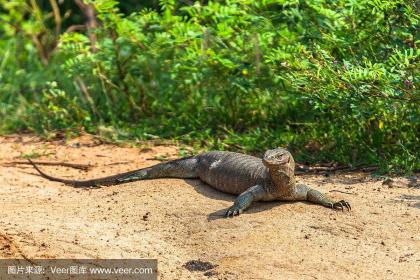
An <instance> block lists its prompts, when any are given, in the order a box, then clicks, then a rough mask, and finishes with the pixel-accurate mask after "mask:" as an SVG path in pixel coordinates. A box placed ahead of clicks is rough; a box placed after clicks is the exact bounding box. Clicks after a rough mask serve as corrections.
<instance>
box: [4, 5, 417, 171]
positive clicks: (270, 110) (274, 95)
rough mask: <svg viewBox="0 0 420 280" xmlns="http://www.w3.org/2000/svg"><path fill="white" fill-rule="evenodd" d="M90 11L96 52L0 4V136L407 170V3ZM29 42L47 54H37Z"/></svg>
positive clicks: (33, 12)
mask: <svg viewBox="0 0 420 280" xmlns="http://www.w3.org/2000/svg"><path fill="white" fill-rule="evenodd" d="M30 2H31V3H33V2H35V1H30ZM41 2H42V1H39V3H41ZM90 2H92V3H94V5H95V9H96V11H97V13H98V14H97V17H98V20H99V21H100V23H101V26H100V28H98V29H96V31H95V34H96V42H95V47H96V51H92V40H91V39H90V38H89V36H88V34H87V33H86V32H82V31H78V32H61V33H60V34H61V35H60V34H58V35H57V34H56V33H54V32H56V31H55V27H56V26H57V23H55V24H54V23H53V22H51V17H49V16H48V15H49V14H51V11H52V7H49V6H48V5H46V4H45V3H43V2H42V3H41V4H40V5H39V6H40V7H41V8H39V9H35V8H34V7H33V5H32V6H31V5H30V4H29V3H27V1H9V2H8V3H7V4H3V9H2V10H0V14H1V16H2V18H3V20H6V22H8V23H9V24H8V25H7V24H6V25H4V26H3V27H0V28H2V29H0V30H1V31H0V32H1V33H0V34H2V36H1V37H0V57H2V58H0V71H1V72H0V81H1V84H2V85H3V86H2V87H1V88H0V114H1V116H2V118H3V119H4V122H3V124H2V126H3V128H4V129H7V130H8V131H10V130H19V129H29V130H32V131H36V132H39V133H46V132H48V131H51V130H55V129H74V128H84V129H86V130H88V131H90V132H93V133H95V132H96V133H97V132H98V127H104V126H105V127H111V128H112V127H114V128H118V131H122V132H123V133H121V134H122V135H123V136H124V137H128V138H139V139H147V138H148V137H154V135H155V136H158V137H162V138H176V139H181V140H184V141H187V142H189V143H193V144H195V145H197V146H200V147H202V146H204V147H207V148H217V149H227V148H229V149H239V150H244V151H248V152H255V151H262V150H264V149H266V148H269V147H274V146H278V145H283V146H284V145H288V147H289V148H290V149H291V150H292V152H293V153H294V154H295V155H296V157H297V159H298V160H299V161H305V162H318V161H324V162H327V161H328V162H330V161H335V162H339V163H346V164H351V165H352V166H362V165H371V164H375V165H379V166H380V168H381V170H383V171H392V172H398V173H402V172H406V173H409V172H411V171H412V170H415V169H419V168H420V162H419V160H418V158H419V151H420V145H419V142H420V133H419V131H420V125H419V124H420V106H419V105H420V94H419V90H418V87H419V81H418V68H419V53H420V52H419V50H418V49H417V44H418V37H416V36H418V34H417V33H416V30H417V29H418V21H419V15H418V13H416V3H415V1H402V0H401V1H398V0H397V1H350V0H340V1H323V0H318V1H286V0H265V1H248V0H230V1H227V0H226V1H208V3H206V4H205V5H201V4H199V2H195V3H194V4H193V5H189V4H183V3H184V2H181V1H174V0H161V1H159V5H157V6H156V5H154V4H149V3H146V4H144V6H143V8H141V9H140V10H137V11H132V12H131V13H129V12H128V11H129V10H130V9H129V7H130V4H129V3H125V5H124V11H126V14H123V13H121V12H120V10H119V7H118V5H119V3H118V2H117V1H112V0H97V1H90ZM146 2H147V1H146ZM11 3H15V4H14V5H13V4H11ZM35 3H36V2H35ZM185 3H186V2H185ZM25 5H26V6H27V7H26V9H23V8H22V7H25ZM28 7H29V8H28ZM132 7H136V8H138V6H136V5H135V4H133V6H132ZM73 20H74V19H73ZM28 24H32V25H34V26H38V30H27V29H28V28H26V27H25V26H27V25H28ZM25 28H26V29H25ZM33 34H37V36H38V37H40V38H41V39H43V40H44V41H43V42H44V44H46V45H48V42H50V44H54V42H56V44H58V46H57V49H56V50H55V51H54V52H53V53H51V55H50V57H48V56H46V55H45V54H44V55H41V54H40V49H39V47H38V48H37V46H36V45H34V42H33ZM45 34H46V35H45ZM48 34H49V35H48ZM46 60H47V61H46Z"/></svg>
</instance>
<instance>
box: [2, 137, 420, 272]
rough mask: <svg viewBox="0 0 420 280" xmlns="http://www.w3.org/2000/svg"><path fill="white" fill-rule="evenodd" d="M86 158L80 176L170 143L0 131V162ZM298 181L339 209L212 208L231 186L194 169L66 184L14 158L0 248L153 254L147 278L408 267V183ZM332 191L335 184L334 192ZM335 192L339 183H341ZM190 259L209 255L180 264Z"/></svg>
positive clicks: (64, 254) (127, 166)
mask: <svg viewBox="0 0 420 280" xmlns="http://www.w3.org/2000/svg"><path fill="white" fill-rule="evenodd" d="M31 153H32V154H34V153H39V154H46V155H45V156H43V157H41V159H42V160H51V161H53V160H57V161H68V162H76V163H83V164H93V165H95V167H94V168H93V169H92V170H91V171H88V172H85V171H80V170H76V169H72V168H64V167H51V166H42V168H43V170H45V171H47V172H49V173H50V174H54V175H57V176H62V177H68V178H91V177H97V176H105V175H109V174H113V173H117V172H121V171H127V170H131V169H135V168H141V167H145V166H149V165H152V164H155V163H157V162H158V161H156V160H148V159H150V158H153V157H155V156H157V155H158V156H159V155H167V156H169V157H177V155H178V153H177V148H176V147H174V146H157V147H152V148H150V149H143V150H140V149H138V148H137V149H136V148H121V147H116V146H112V145H95V141H93V140H92V139H90V138H89V137H81V138H78V139H75V140H72V141H69V142H65V141H56V142H40V141H38V140H36V138H31V137H27V136H25V137H7V138H4V137H2V138H0V164H4V163H6V162H9V161H12V160H16V157H18V156H19V155H21V154H31ZM299 180H300V181H303V182H305V183H308V184H310V185H312V186H314V187H317V188H319V189H321V190H323V191H325V192H327V193H329V194H330V196H332V197H334V198H336V199H346V200H348V201H350V202H351V204H352V207H353V211H351V212H350V213H347V212H344V213H342V212H339V211H332V210H329V209H326V208H323V207H320V206H317V205H311V204H307V203H258V204H256V205H255V206H254V207H252V209H251V210H250V211H248V212H246V213H245V214H243V215H241V216H239V217H235V218H233V219H221V218H219V217H218V216H217V215H218V214H221V213H222V210H223V209H225V208H227V207H228V206H230V205H231V204H232V201H233V199H234V197H232V196H229V195H225V194H222V193H219V192H217V191H215V190H212V189H211V188H210V187H208V186H206V185H205V184H203V183H200V182H199V181H196V180H178V179H161V180H153V181H141V182H133V183H128V184H125V185H119V186H111V187H104V188H101V189H90V190H85V189H74V188H71V187H68V186H64V185H62V184H60V183H54V182H49V181H47V180H44V179H42V178H41V177H39V176H36V175H35V173H34V170H33V169H32V168H31V167H29V166H26V165H19V166H14V167H5V166H0V203H1V210H2V215H1V216H0V257H3V258H13V257H27V258H157V259H158V261H159V265H158V266H159V279H169V280H172V279H276V280H277V279H420V269H419V268H420V234H419V233H420V219H419V216H420V189H419V188H408V187H392V188H390V187H388V186H383V185H382V180H381V179H376V178H374V177H372V176H371V175H369V174H340V175H331V176H329V177H325V176H321V175H312V176H310V175H304V176H300V177H299ZM337 191H340V192H337ZM341 192H345V193H341ZM190 260H201V261H208V262H210V263H212V264H214V265H217V266H216V267H215V268H214V269H212V270H208V271H207V272H205V271H201V272H193V271H189V270H188V269H186V268H185V267H183V265H184V264H185V263H187V262H188V261H190Z"/></svg>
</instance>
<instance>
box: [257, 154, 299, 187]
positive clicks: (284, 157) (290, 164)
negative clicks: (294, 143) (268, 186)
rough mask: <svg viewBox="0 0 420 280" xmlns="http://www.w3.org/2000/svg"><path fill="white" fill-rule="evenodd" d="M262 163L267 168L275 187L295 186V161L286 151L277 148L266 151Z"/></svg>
mask: <svg viewBox="0 0 420 280" xmlns="http://www.w3.org/2000/svg"><path fill="white" fill-rule="evenodd" d="M263 163H264V165H265V166H266V167H267V168H268V171H269V173H270V176H271V179H272V180H273V181H274V183H275V184H276V185H278V186H286V185H287V186H289V185H294V184H295V176H294V174H295V161H294V160H293V157H292V155H291V154H290V153H289V151H287V150H286V149H283V148H277V149H274V150H268V151H266V152H265V154H264V158H263Z"/></svg>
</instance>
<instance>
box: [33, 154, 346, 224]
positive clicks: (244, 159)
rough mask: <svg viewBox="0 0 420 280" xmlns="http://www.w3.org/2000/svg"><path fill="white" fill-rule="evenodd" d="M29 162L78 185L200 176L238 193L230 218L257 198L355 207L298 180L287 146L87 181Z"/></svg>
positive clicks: (194, 159) (205, 156)
mask: <svg viewBox="0 0 420 280" xmlns="http://www.w3.org/2000/svg"><path fill="white" fill-rule="evenodd" d="M29 161H30V162H31V163H32V165H33V166H34V168H35V169H36V170H37V171H38V172H39V173H40V174H41V176H42V177H44V178H46V179H48V180H51V181H56V182H61V183H64V184H67V185H71V186H74V187H95V186H103V185H116V184H122V183H127V182H132V181H137V180H144V179H156V178H183V179H200V180H202V181H203V182H205V183H207V184H208V185H210V186H212V187H213V188H215V189H217V190H219V191H222V192H225V193H229V194H233V195H238V196H237V198H236V200H235V202H234V204H233V206H232V207H230V208H229V209H228V210H227V211H226V214H225V215H226V216H228V217H229V216H235V215H239V214H241V213H242V212H243V211H244V210H245V209H247V208H248V207H249V206H250V205H251V204H252V202H254V201H273V200H286V201H310V202H313V203H316V204H320V205H323V206H325V207H329V208H332V209H341V210H344V209H347V210H350V209H351V206H350V204H349V203H348V202H347V201H344V200H340V201H337V202H334V201H332V200H331V199H329V198H327V197H326V196H325V195H324V194H323V193H321V192H320V191H318V190H315V189H313V188H311V187H309V186H307V185H305V184H298V183H296V181H295V174H294V169H295V162H294V159H293V157H292V155H291V154H290V152H289V151H287V150H286V149H283V148H276V149H272V150H268V151H266V152H265V154H264V157H263V158H262V159H260V158H258V157H254V156H250V155H246V154H241V153H235V152H226V151H211V152H206V153H202V154H199V155H196V156H191V157H185V158H181V159H176V160H172V161H168V162H163V163H160V164H157V165H154V166H151V167H146V168H142V169H138V170H134V171H129V172H125V173H120V174H116V175H113V176H108V177H103V178H98V179H91V180H83V181H79V180H69V179H62V178H57V177H53V176H50V175H48V174H46V173H44V172H43V171H41V170H40V169H39V168H38V167H37V166H36V164H35V163H33V162H32V161H31V160H30V159H29Z"/></svg>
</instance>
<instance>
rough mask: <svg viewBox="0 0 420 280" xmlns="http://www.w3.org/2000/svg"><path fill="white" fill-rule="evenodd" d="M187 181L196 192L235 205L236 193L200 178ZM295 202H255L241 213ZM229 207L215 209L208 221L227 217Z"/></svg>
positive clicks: (256, 211)
mask: <svg viewBox="0 0 420 280" xmlns="http://www.w3.org/2000/svg"><path fill="white" fill-rule="evenodd" d="M185 182H186V183H187V184H188V185H190V186H192V187H193V188H194V190H195V191H196V192H198V193H199V194H202V195H204V196H206V197H208V198H211V199H215V200H224V201H230V202H231V203H232V205H233V202H234V201H235V199H236V197H237V196H236V195H231V194H226V193H223V192H221V191H219V190H216V189H214V188H212V187H211V186H209V185H207V184H206V183H204V182H202V181H200V180H196V179H188V180H185ZM295 202H296V201H267V202H255V203H253V204H252V205H251V206H250V207H249V208H248V209H247V210H246V211H245V212H244V213H242V214H241V215H247V214H253V213H258V212H262V211H267V210H270V209H271V208H273V207H277V206H281V205H283V204H289V203H295ZM300 202H302V201H300ZM229 207H230V206H229ZM229 207H228V208H229ZM228 208H225V209H219V210H217V211H214V212H212V213H210V214H209V215H208V216H207V220H208V221H214V220H218V219H225V218H226V217H225V213H226V211H227V210H228ZM231 218H232V217H231ZM233 218H234V217H233Z"/></svg>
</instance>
